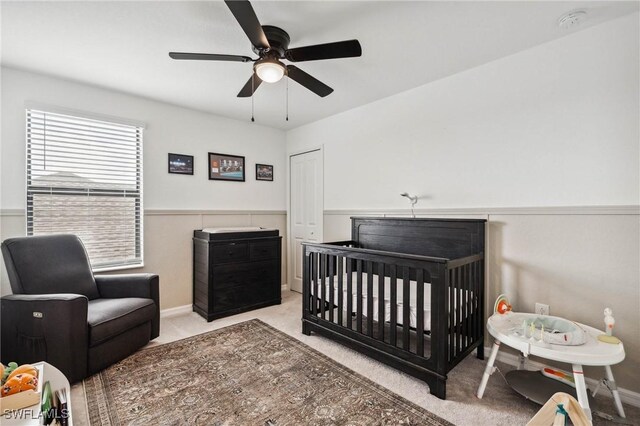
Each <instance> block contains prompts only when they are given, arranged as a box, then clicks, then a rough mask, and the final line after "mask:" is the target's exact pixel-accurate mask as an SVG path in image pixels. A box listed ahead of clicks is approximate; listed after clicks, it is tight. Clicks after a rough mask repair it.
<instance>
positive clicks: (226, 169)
mask: <svg viewBox="0 0 640 426" xmlns="http://www.w3.org/2000/svg"><path fill="white" fill-rule="evenodd" d="M208 167H209V180H227V181H231V182H244V157H243V156H240V155H230V154H218V153H215V152H210V153H209V165H208Z"/></svg>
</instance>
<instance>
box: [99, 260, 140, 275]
mask: <svg viewBox="0 0 640 426" xmlns="http://www.w3.org/2000/svg"><path fill="white" fill-rule="evenodd" d="M140 268H144V262H142V263H136V264H135V265H124V266H108V267H104V268H95V269H92V271H93V272H94V273H100V272H110V271H124V270H126V269H140Z"/></svg>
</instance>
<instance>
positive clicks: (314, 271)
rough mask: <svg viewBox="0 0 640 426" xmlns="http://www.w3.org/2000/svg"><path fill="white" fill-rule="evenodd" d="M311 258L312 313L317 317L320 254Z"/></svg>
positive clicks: (311, 255)
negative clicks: (318, 262)
mask: <svg viewBox="0 0 640 426" xmlns="http://www.w3.org/2000/svg"><path fill="white" fill-rule="evenodd" d="M310 257H311V267H310V269H311V270H310V274H311V294H312V296H311V313H312V314H313V316H314V317H315V316H316V315H318V264H317V263H316V262H317V261H318V253H313V252H311V253H310Z"/></svg>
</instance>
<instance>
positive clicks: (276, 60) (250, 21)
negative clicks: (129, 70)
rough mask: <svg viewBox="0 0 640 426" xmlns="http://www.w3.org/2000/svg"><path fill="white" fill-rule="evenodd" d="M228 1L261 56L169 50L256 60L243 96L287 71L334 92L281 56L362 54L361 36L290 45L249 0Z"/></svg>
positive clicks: (323, 92)
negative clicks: (306, 44) (260, 15)
mask: <svg viewBox="0 0 640 426" xmlns="http://www.w3.org/2000/svg"><path fill="white" fill-rule="evenodd" d="M225 3H226V5H227V6H228V7H229V9H230V10H231V13H232V14H233V16H234V17H235V18H236V20H237V21H238V23H239V24H240V26H241V27H242V29H243V30H244V32H245V33H246V34H247V37H249V40H250V41H251V44H252V50H253V52H254V53H255V54H257V55H258V59H253V58H250V57H249V56H241V55H218V54H212V53H183V52H169V56H170V57H171V58H173V59H190V60H197V61H231V62H253V63H254V64H253V74H252V76H251V77H250V78H249V81H247V83H246V84H245V85H244V87H243V88H242V90H240V92H239V93H238V97H240V98H245V97H249V96H252V95H253V93H254V92H255V91H256V90H257V89H258V87H259V86H260V84H261V83H262V82H263V81H265V82H267V83H275V82H277V81H279V80H280V79H281V78H282V77H283V76H285V75H286V76H287V77H289V78H290V79H292V80H294V81H296V82H298V83H299V84H301V85H302V86H304V87H306V88H307V89H309V90H311V91H312V92H313V93H315V94H316V95H318V96H321V97H325V96H327V95H329V94H331V92H333V89H332V88H331V87H329V86H327V85H326V84H324V83H323V82H321V81H320V80H318V79H316V78H314V77H312V76H311V75H309V74H307V73H306V72H304V71H302V70H301V69H300V68H298V67H296V66H295V65H285V64H283V63H282V61H281V60H287V61H289V62H304V61H317V60H320V59H335V58H352V57H358V56H361V55H362V48H361V47H360V42H358V40H345V41H338V42H335V43H326V44H316V45H313V46H304V47H296V48H293V49H289V41H290V38H289V34H287V32H286V31H284V30H283V29H281V28H278V27H274V26H271V25H260V21H258V17H257V16H256V13H255V11H254V10H253V7H252V6H251V3H250V2H249V1H248V0H225Z"/></svg>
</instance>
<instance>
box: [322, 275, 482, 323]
mask: <svg viewBox="0 0 640 426" xmlns="http://www.w3.org/2000/svg"><path fill="white" fill-rule="evenodd" d="M356 274H357V272H353V276H352V283H353V284H352V292H351V302H352V304H353V305H352V306H353V312H354V313H355V312H356V310H357V302H358V288H357V284H356V279H357V277H356ZM367 281H368V277H367V273H366V272H363V273H362V315H363V316H366V317H368V316H369V315H368V311H367V310H368V306H367V304H368V298H369V295H368V294H367ZM372 281H373V295H372V296H371V297H372V298H373V312H372V316H373V320H374V321H379V318H378V316H379V312H378V301H379V300H380V297H379V296H378V276H377V275H375V274H374V275H373V278H372ZM342 282H343V285H342V286H343V290H342V296H341V297H342V306H343V310H344V311H346V309H347V300H348V297H349V295H348V292H347V274H344V276H343V280H342ZM324 286H325V299H324V300H325V301H327V302H328V301H329V300H330V295H329V292H330V291H331V290H330V288H329V287H330V286H329V282H328V279H325V283H324ZM409 288H410V297H409V306H408V309H409V326H410V327H413V328H416V326H417V324H418V310H417V302H416V301H417V296H416V294H417V283H416V282H415V281H410V283H409ZM317 291H318V293H317V294H318V295H319V296H320V295H322V283H320V282H319V283H318V284H317ZM396 292H397V297H396V309H397V311H396V312H397V315H396V316H397V318H396V323H397V324H399V325H402V324H403V322H404V309H405V304H404V302H403V300H404V297H403V281H402V279H398V280H397V290H396ZM466 292H469V299H467V300H470V298H471V297H472V296H473V292H470V291H468V290H464V293H466ZM312 294H313V291H312ZM390 295H391V279H390V278H389V277H385V284H384V321H385V322H389V321H391V304H392V302H391V296H390ZM447 297H448V296H447ZM338 300H339V295H338V280H337V278H335V277H334V281H333V301H334V305H336V306H338ZM423 301H424V304H423V312H424V316H423V318H424V321H423V327H424V330H425V331H429V330H431V284H429V283H424V298H423ZM453 305H454V307H456V306H457V302H456V295H455V294H454V300H453Z"/></svg>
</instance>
